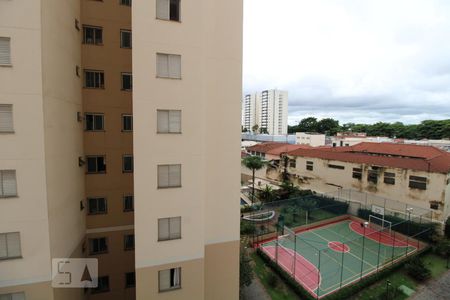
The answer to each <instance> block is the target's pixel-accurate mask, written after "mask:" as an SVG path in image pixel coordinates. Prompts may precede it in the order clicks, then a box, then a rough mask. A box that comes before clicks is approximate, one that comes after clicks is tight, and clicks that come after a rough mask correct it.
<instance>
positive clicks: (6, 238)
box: [0, 232, 22, 261]
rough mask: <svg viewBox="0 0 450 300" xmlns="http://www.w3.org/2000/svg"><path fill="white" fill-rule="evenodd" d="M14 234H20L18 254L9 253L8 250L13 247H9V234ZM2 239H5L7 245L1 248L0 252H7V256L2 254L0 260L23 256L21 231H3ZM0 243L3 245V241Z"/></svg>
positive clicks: (0, 234)
mask: <svg viewBox="0 0 450 300" xmlns="http://www.w3.org/2000/svg"><path fill="white" fill-rule="evenodd" d="M12 235H14V236H18V251H19V254H18V255H10V254H8V252H10V251H11V249H10V248H9V247H8V236H12ZM0 239H2V240H3V243H4V245H5V248H4V249H0V254H1V253H2V252H5V253H6V255H5V256H0V261H2V260H8V259H16V258H22V241H21V237H20V232H2V233H0ZM0 245H1V243H0Z"/></svg>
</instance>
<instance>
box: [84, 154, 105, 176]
mask: <svg viewBox="0 0 450 300" xmlns="http://www.w3.org/2000/svg"><path fill="white" fill-rule="evenodd" d="M87 172H88V173H93V174H95V173H106V163H105V157H104V156H88V157H87Z"/></svg>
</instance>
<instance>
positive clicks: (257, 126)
mask: <svg viewBox="0 0 450 300" xmlns="http://www.w3.org/2000/svg"><path fill="white" fill-rule="evenodd" d="M258 129H259V125H258V124H255V125H253V127H252V131H253V133H258Z"/></svg>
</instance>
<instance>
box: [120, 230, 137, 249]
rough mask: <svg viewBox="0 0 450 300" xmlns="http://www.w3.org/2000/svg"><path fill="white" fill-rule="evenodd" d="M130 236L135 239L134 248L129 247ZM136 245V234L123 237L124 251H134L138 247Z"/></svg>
mask: <svg viewBox="0 0 450 300" xmlns="http://www.w3.org/2000/svg"><path fill="white" fill-rule="evenodd" d="M130 236H132V237H133V247H127V241H128V238H129V237H130ZM135 244H136V239H135V235H134V234H132V233H130V234H125V235H124V236H123V250H125V251H130V250H134V248H135V247H136V246H135Z"/></svg>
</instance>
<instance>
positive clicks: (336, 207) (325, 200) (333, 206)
mask: <svg viewBox="0 0 450 300" xmlns="http://www.w3.org/2000/svg"><path fill="white" fill-rule="evenodd" d="M311 198H312V199H314V200H315V201H317V208H320V209H323V210H326V211H329V212H331V213H334V214H337V215H345V214H346V213H347V211H348V206H349V204H348V203H346V202H341V201H337V200H334V198H329V197H322V196H317V195H314V196H312V197H311Z"/></svg>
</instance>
